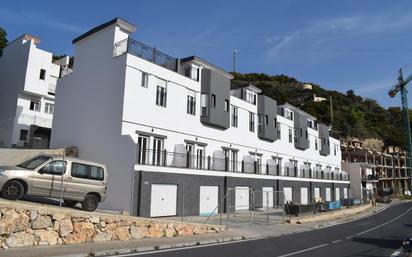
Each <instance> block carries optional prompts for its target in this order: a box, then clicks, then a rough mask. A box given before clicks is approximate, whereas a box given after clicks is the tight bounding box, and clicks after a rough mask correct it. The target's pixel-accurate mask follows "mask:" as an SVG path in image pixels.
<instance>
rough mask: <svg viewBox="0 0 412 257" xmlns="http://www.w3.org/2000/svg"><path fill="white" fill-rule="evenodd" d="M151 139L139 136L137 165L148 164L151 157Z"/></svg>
mask: <svg viewBox="0 0 412 257" xmlns="http://www.w3.org/2000/svg"><path fill="white" fill-rule="evenodd" d="M148 151H149V137H147V136H139V138H138V139H137V163H138V164H146V163H147V160H148V158H147V156H148V155H149V152H148Z"/></svg>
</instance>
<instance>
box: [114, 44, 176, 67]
mask: <svg viewBox="0 0 412 257" xmlns="http://www.w3.org/2000/svg"><path fill="white" fill-rule="evenodd" d="M125 53H129V54H132V55H134V56H137V57H139V58H142V59H144V60H146V61H149V62H151V63H154V64H156V65H159V66H162V67H164V68H166V69H169V70H171V71H174V72H178V61H179V60H178V59H177V58H174V57H172V56H169V55H167V54H165V53H163V52H161V51H159V50H157V49H156V47H150V46H148V45H145V44H143V43H141V42H139V41H136V40H134V39H131V38H128V39H124V40H122V41H119V42H117V43H116V44H115V45H114V57H116V56H119V55H122V54H125Z"/></svg>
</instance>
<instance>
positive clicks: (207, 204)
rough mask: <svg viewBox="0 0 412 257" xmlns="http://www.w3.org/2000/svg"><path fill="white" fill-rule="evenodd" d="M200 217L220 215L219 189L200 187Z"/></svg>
mask: <svg viewBox="0 0 412 257" xmlns="http://www.w3.org/2000/svg"><path fill="white" fill-rule="evenodd" d="M199 205H200V206H199V215H200V216H209V215H212V214H217V213H218V208H217V206H218V205H219V187H218V186H200V199H199Z"/></svg>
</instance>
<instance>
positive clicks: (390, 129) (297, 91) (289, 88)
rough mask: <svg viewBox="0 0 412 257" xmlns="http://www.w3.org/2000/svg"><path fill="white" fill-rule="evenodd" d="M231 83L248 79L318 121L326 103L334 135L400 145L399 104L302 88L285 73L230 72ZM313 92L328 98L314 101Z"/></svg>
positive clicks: (324, 116) (324, 115)
mask: <svg viewBox="0 0 412 257" xmlns="http://www.w3.org/2000/svg"><path fill="white" fill-rule="evenodd" d="M233 75H234V77H235V78H234V80H233V83H235V84H236V83H242V82H249V83H251V84H253V85H255V86H257V87H259V88H260V89H262V91H263V93H264V94H265V95H267V96H270V97H272V98H274V99H276V100H277V101H278V102H279V103H284V102H289V103H290V104H293V105H295V106H296V107H299V108H300V109H302V110H304V111H306V112H308V113H310V114H312V115H314V116H316V117H317V118H318V120H320V121H322V122H325V123H328V124H329V123H330V102H329V98H330V96H332V105H333V130H332V132H333V135H334V136H335V137H338V138H346V137H356V138H359V139H366V138H377V139H381V140H382V141H383V142H384V143H385V145H396V146H401V147H403V141H404V140H403V131H402V117H401V112H400V108H399V107H390V108H388V109H385V108H383V107H382V106H380V105H379V104H378V103H377V102H376V101H375V100H373V99H369V98H362V97H361V96H358V95H356V94H355V93H354V91H353V90H349V91H348V92H346V94H343V93H341V92H338V91H330V90H326V89H323V88H322V87H320V86H319V85H316V84H314V83H310V84H311V85H312V86H313V87H312V90H307V89H303V82H300V81H298V80H296V79H295V78H291V77H288V76H286V75H275V76H270V75H266V74H257V73H249V74H240V73H233ZM313 94H316V96H319V97H324V98H326V99H328V100H327V101H323V102H314V101H313Z"/></svg>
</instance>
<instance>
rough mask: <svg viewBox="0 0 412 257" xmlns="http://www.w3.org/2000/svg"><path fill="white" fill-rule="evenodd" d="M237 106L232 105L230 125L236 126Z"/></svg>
mask: <svg viewBox="0 0 412 257" xmlns="http://www.w3.org/2000/svg"><path fill="white" fill-rule="evenodd" d="M237 117H238V116H237V107H236V106H234V105H232V117H231V122H232V127H235V128H237V119H238V118H237Z"/></svg>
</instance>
